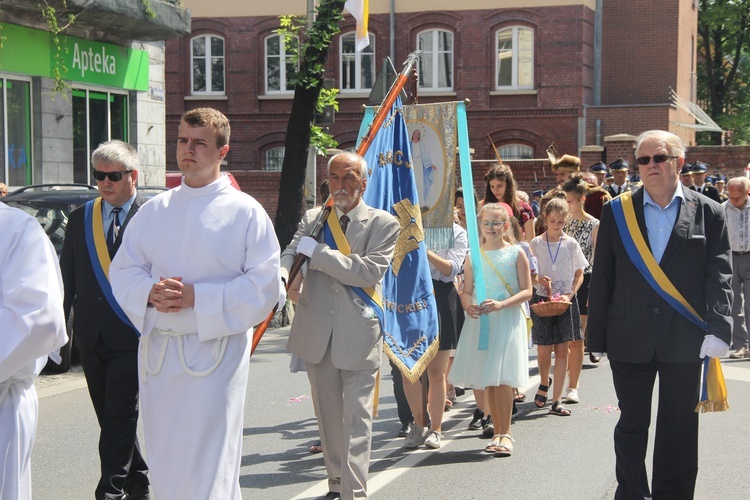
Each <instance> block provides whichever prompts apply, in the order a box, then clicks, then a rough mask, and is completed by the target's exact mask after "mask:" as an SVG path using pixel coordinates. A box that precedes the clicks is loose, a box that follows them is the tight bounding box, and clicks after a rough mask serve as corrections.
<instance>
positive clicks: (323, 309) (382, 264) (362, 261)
mask: <svg viewBox="0 0 750 500" xmlns="http://www.w3.org/2000/svg"><path fill="white" fill-rule="evenodd" d="M367 173H368V172H367V162H366V161H365V159H364V158H362V157H361V156H359V155H356V154H354V153H339V154H337V155H335V156H334V157H332V158H331V160H330V161H329V162H328V182H329V187H330V190H331V196H332V197H333V200H334V210H333V211H332V212H331V213H330V215H329V216H328V218H327V220H326V221H325V225H324V227H323V230H322V231H320V233H319V235H318V239H314V238H312V237H310V236H307V235H309V234H311V230H312V227H313V225H314V224H315V220H316V218H317V215H318V212H319V211H320V210H321V208H320V207H318V208H313V209H311V210H308V211H307V212H306V213H305V215H304V217H303V218H302V221H301V222H300V224H299V229H298V230H297V233H296V234H295V235H294V238H293V239H292V242H291V243H290V244H289V246H288V247H287V248H286V250H284V252H283V253H282V255H281V265H282V267H283V269H282V273H283V274H284V277H285V278H286V275H287V274H288V273H289V269H290V268H291V266H292V265H293V263H294V260H295V259H296V256H297V254H303V255H306V256H307V257H309V258H310V260H309V263H308V270H307V272H306V274H305V286H304V287H303V289H302V295H301V297H300V300H299V302H298V304H297V310H296V313H295V321H294V323H292V329H291V332H290V335H289V342H288V344H287V347H288V348H289V350H291V351H292V353H294V354H296V355H297V356H299V357H300V358H301V359H302V360H303V361H304V362H305V363H306V367H307V374H308V377H309V378H310V385H311V387H312V396H313V404H314V405H315V414H316V415H317V417H318V426H319V428H320V438H321V441H322V444H323V458H324V459H325V464H326V471H327V473H328V487H329V490H330V491H329V493H328V497H329V498H343V499H352V498H367V474H368V468H369V461H370V446H371V442H372V435H371V434H372V415H373V404H374V396H375V384H376V379H377V372H378V368H379V367H380V362H381V356H382V353H383V329H382V325H383V323H382V321H383V317H384V310H383V301H382V298H381V295H380V293H381V281H382V279H383V275H384V274H385V273H386V271H387V270H388V266H389V264H390V262H391V258H392V257H393V251H394V247H395V244H396V237H397V234H398V230H399V223H398V222H397V221H396V219H395V218H394V217H393V216H392V215H390V214H389V213H387V212H385V211H383V210H378V209H375V208H371V207H369V206H367V205H366V204H365V203H364V201H362V193H364V191H365V188H366V186H367Z"/></svg>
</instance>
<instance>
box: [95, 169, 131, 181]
mask: <svg viewBox="0 0 750 500" xmlns="http://www.w3.org/2000/svg"><path fill="white" fill-rule="evenodd" d="M130 172H132V170H126V171H124V172H102V171H101V170H94V179H96V180H97V181H103V180H104V179H106V178H107V177H109V180H111V181H112V182H118V181H121V180H122V176H123V175H125V174H129V173H130Z"/></svg>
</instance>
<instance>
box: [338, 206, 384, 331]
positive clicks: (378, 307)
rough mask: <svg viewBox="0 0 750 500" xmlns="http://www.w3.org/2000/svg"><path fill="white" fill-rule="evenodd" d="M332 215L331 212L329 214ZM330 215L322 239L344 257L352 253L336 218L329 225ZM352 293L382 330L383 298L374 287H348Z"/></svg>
mask: <svg viewBox="0 0 750 500" xmlns="http://www.w3.org/2000/svg"><path fill="white" fill-rule="evenodd" d="M332 213H334V212H333V210H332V211H331V214H332ZM331 214H329V215H328V218H327V219H326V222H325V224H323V239H324V240H325V242H326V244H327V245H328V246H329V247H331V248H333V249H335V250H338V251H339V252H341V253H342V254H344V255H349V254H350V253H352V249H351V248H350V247H349V242H348V241H346V236H344V232H343V231H342V230H341V226H340V225H339V224H338V223H337V221H336V217H335V216H334V217H333V220H334V223H333V224H329V223H328V221H329V220H331ZM349 287H350V288H351V289H352V290H353V291H354V293H355V294H356V295H357V297H359V298H360V299H361V300H362V302H364V303H365V305H367V306H368V307H370V308H371V309H372V311H373V312H374V313H375V315H376V316H377V317H378V320H380V327H381V328H383V325H384V324H385V323H384V318H385V314H384V311H383V298H382V297H381V296H380V294H378V293H377V292H376V291H375V287H372V286H368V287H367V288H361V287H358V286H351V285H350V286H349Z"/></svg>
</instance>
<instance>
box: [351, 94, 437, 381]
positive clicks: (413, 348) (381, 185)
mask: <svg viewBox="0 0 750 500" xmlns="http://www.w3.org/2000/svg"><path fill="white" fill-rule="evenodd" d="M373 114H374V110H373V109H372V108H368V109H367V110H366V112H365V118H364V120H363V123H362V128H361V129H360V130H367V127H368V126H369V123H370V122H371V121H372V116H373ZM362 135H363V134H362ZM362 135H360V137H361V136H362ZM365 159H366V160H367V165H368V169H369V172H368V180H367V189H366V190H365V193H364V201H365V203H367V204H368V205H369V206H371V207H375V208H380V209H382V210H385V211H387V212H390V213H391V214H393V215H394V216H395V217H396V218H397V219H398V220H399V222H400V223H401V231H400V232H399V236H398V239H397V240H396V250H395V252H394V255H393V261H392V262H391V267H390V269H389V270H388V271H387V272H386V274H385V277H384V278H383V290H382V295H383V302H384V309H385V327H384V328H383V334H384V337H385V345H386V353H387V355H388V357H389V358H390V359H391V361H393V363H394V364H396V365H397V366H398V367H399V369H400V370H401V372H402V373H403V374H404V376H405V377H406V378H408V379H409V380H410V381H411V382H415V381H416V380H418V379H419V377H420V375H421V374H422V372H423V371H424V370H425V368H426V367H427V364H428V363H429V362H430V360H431V359H432V358H433V357H435V355H436V354H437V351H438V348H439V343H438V315H437V306H436V303H435V294H434V291H433V288H432V278H431V277H430V268H429V264H428V261H427V248H426V246H425V243H424V229H423V227H422V216H421V212H420V209H419V204H418V201H417V189H416V182H415V179H414V172H413V170H412V163H411V152H410V149H409V137H408V131H407V129H406V123H405V122H404V117H403V114H402V106H401V99H398V100H397V101H396V103H395V104H394V105H393V108H392V109H391V112H390V115H389V116H388V118H386V120H385V122H384V123H383V126H382V128H381V129H380V130H379V131H378V133H377V135H376V136H375V139H374V141H373V143H372V145H371V146H370V149H369V150H368V151H367V153H365Z"/></svg>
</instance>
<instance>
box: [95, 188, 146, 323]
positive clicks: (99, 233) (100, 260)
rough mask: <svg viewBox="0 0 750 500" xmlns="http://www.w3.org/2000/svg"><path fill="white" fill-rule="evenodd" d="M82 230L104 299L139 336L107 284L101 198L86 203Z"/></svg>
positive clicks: (107, 274)
mask: <svg viewBox="0 0 750 500" xmlns="http://www.w3.org/2000/svg"><path fill="white" fill-rule="evenodd" d="M84 214H85V215H84V228H85V232H86V248H87V250H88V253H89V258H90V259H91V267H92V268H93V269H94V276H96V281H97V282H98V283H99V288H101V289H102V293H103V294H104V297H105V298H106V299H107V302H108V303H109V305H110V307H111V308H112V310H113V311H114V312H115V314H116V315H117V317H118V318H120V320H122V322H123V323H125V324H126V325H127V326H129V327H130V328H132V329H133V331H134V332H135V334H136V335H138V336H139V337H140V336H141V334H140V332H138V330H137V329H136V328H135V326H133V323H131V322H130V319H128V316H127V314H125V311H123V310H122V308H121V307H120V304H118V303H117V300H116V299H115V296H114V294H113V293H112V286H111V285H110V284H109V265H110V264H111V263H112V260H111V259H110V258H109V250H108V249H107V241H106V240H105V239H104V223H103V222H102V198H101V197H99V198H96V199H93V200H91V201H89V202H87V203H86V206H85V212H84Z"/></svg>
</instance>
